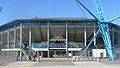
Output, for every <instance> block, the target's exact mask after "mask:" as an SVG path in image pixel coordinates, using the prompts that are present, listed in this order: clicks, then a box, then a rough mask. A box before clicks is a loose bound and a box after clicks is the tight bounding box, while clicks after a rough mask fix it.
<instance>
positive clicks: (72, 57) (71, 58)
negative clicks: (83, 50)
mask: <svg viewBox="0 0 120 68" xmlns="http://www.w3.org/2000/svg"><path fill="white" fill-rule="evenodd" d="M71 61H73V51H71Z"/></svg>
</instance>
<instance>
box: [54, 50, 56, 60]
mask: <svg viewBox="0 0 120 68" xmlns="http://www.w3.org/2000/svg"><path fill="white" fill-rule="evenodd" d="M54 59H56V51H54Z"/></svg>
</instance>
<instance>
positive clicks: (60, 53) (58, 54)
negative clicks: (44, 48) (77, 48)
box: [49, 50, 66, 58]
mask: <svg viewBox="0 0 120 68" xmlns="http://www.w3.org/2000/svg"><path fill="white" fill-rule="evenodd" d="M49 54H50V58H65V56H66V50H50V53H49Z"/></svg>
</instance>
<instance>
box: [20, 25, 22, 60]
mask: <svg viewBox="0 0 120 68" xmlns="http://www.w3.org/2000/svg"><path fill="white" fill-rule="evenodd" d="M21 46H22V23H20V47H21ZM20 60H22V52H21V51H20Z"/></svg>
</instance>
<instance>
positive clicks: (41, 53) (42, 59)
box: [41, 50, 43, 61]
mask: <svg viewBox="0 0 120 68" xmlns="http://www.w3.org/2000/svg"><path fill="white" fill-rule="evenodd" d="M42 60H43V51H42V50H41V61H42Z"/></svg>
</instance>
